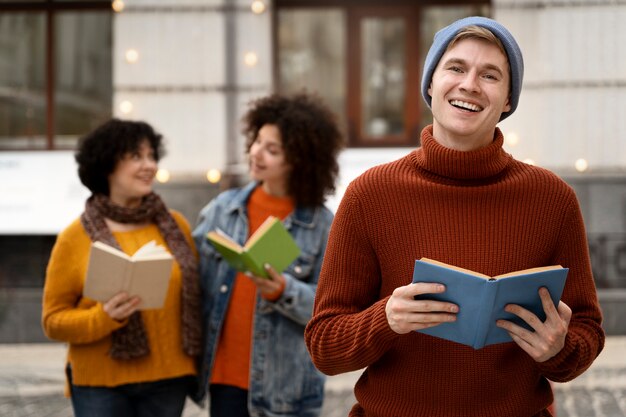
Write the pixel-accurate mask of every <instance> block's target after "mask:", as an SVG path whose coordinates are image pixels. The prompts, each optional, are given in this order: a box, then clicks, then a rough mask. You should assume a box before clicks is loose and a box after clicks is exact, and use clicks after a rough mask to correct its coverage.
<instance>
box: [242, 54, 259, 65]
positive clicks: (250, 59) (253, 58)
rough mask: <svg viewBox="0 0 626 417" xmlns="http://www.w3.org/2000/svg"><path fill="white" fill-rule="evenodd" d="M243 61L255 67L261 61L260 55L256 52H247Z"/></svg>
mask: <svg viewBox="0 0 626 417" xmlns="http://www.w3.org/2000/svg"><path fill="white" fill-rule="evenodd" d="M243 62H244V63H245V64H246V65H247V66H249V67H254V66H255V65H256V64H257V63H258V62H259V57H258V56H257V55H256V54H255V53H254V52H246V54H245V55H244V57H243Z"/></svg>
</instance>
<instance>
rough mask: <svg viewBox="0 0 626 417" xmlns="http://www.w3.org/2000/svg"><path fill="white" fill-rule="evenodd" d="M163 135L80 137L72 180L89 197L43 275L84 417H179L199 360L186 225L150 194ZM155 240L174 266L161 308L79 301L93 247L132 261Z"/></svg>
mask: <svg viewBox="0 0 626 417" xmlns="http://www.w3.org/2000/svg"><path fill="white" fill-rule="evenodd" d="M161 139H162V137H161V135H159V134H158V133H156V132H155V131H154V130H153V129H152V127H151V126H150V125H148V124H146V123H144V122H131V121H121V120H117V119H113V120H110V121H108V122H106V123H105V124H103V125H102V126H100V127H99V128H97V129H96V130H95V131H93V132H92V133H90V134H88V135H87V136H86V137H84V138H83V139H82V140H81V142H80V145H79V149H78V151H77V153H76V161H77V162H78V175H79V177H80V180H81V182H82V183H83V184H84V185H85V186H86V187H87V188H89V190H90V191H91V192H92V195H91V197H89V199H88V200H87V202H86V204H85V211H84V212H83V213H82V215H81V216H80V218H78V219H76V220H75V221H74V222H73V223H72V224H70V225H69V226H68V227H67V228H66V229H65V230H64V231H63V232H61V233H60V234H59V236H58V238H57V241H56V243H55V245H54V248H53V250H52V254H51V257H50V262H49V264H48V269H47V273H46V283H45V286H44V295H43V328H44V331H45V332H46V334H47V335H48V337H50V338H51V339H55V340H59V341H63V342H66V343H68V344H69V352H68V358H67V377H68V382H69V384H68V387H69V394H70V395H71V397H72V406H73V408H74V413H75V415H76V416H77V417H82V416H95V415H97V416H111V417H113V416H114V417H126V416H129V417H130V416H155V417H156V416H158V417H170V416H171V417H178V416H180V415H181V414H182V410H183V407H184V403H185V397H186V395H187V393H188V392H189V391H190V388H191V387H190V384H191V383H192V382H193V380H194V378H193V376H194V375H195V374H196V369H195V365H194V364H195V360H194V357H195V356H197V355H198V354H199V353H200V350H201V348H200V343H201V337H200V334H201V330H200V324H199V323H200V321H199V309H198V306H199V286H198V273H197V266H196V258H197V257H196V252H195V248H194V246H193V241H192V239H191V236H190V228H189V224H188V223H187V221H186V220H185V219H184V217H183V216H182V215H181V214H179V213H177V212H174V211H171V212H170V211H169V210H168V209H167V208H166V207H165V205H164V203H163V202H162V200H161V199H160V197H159V196H158V195H157V194H155V193H154V192H153V191H152V182H153V179H154V176H155V174H156V170H157V161H158V160H159V157H160V156H161V155H162V153H163V149H162V144H161ZM151 240H154V241H156V243H157V244H159V245H163V246H166V247H167V248H168V249H169V251H170V252H171V253H172V255H173V256H174V258H175V262H174V267H173V268H172V275H171V278H170V283H169V289H168V293H167V296H166V300H165V304H164V306H163V308H161V309H154V310H140V308H141V300H140V299H139V298H138V297H129V296H128V294H126V293H118V294H116V295H115V296H113V297H112V298H111V299H110V300H108V301H106V302H103V303H100V302H96V301H94V300H92V299H89V298H87V297H83V295H82V292H83V284H84V279H85V272H86V269H87V264H88V259H89V250H90V245H91V242H93V241H102V242H104V243H107V244H109V245H111V246H114V247H117V248H119V249H121V250H122V251H124V252H125V253H127V254H133V253H134V252H135V251H136V250H137V249H138V248H140V247H141V246H142V245H144V244H145V243H147V242H149V241H151Z"/></svg>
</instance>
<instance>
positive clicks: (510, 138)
mask: <svg viewBox="0 0 626 417" xmlns="http://www.w3.org/2000/svg"><path fill="white" fill-rule="evenodd" d="M504 139H505V140H506V143H507V145H509V146H516V145H517V144H518V143H519V136H517V133H515V132H509V133H507V135H506V136H505V138H504Z"/></svg>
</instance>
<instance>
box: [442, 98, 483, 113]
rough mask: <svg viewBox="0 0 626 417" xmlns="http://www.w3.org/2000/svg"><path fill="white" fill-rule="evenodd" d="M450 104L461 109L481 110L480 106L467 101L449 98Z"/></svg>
mask: <svg viewBox="0 0 626 417" xmlns="http://www.w3.org/2000/svg"><path fill="white" fill-rule="evenodd" d="M450 104H452V105H453V106H455V107H461V108H463V109H466V110H470V111H481V110H482V108H481V107H480V106H477V105H475V104H472V103H468V102H466V101H461V100H451V101H450Z"/></svg>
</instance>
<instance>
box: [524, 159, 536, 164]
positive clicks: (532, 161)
mask: <svg viewBox="0 0 626 417" xmlns="http://www.w3.org/2000/svg"><path fill="white" fill-rule="evenodd" d="M522 162H524V163H525V164H528V165H535V161H534V160H532V159H530V158H526V159H524V160H523V161H522Z"/></svg>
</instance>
